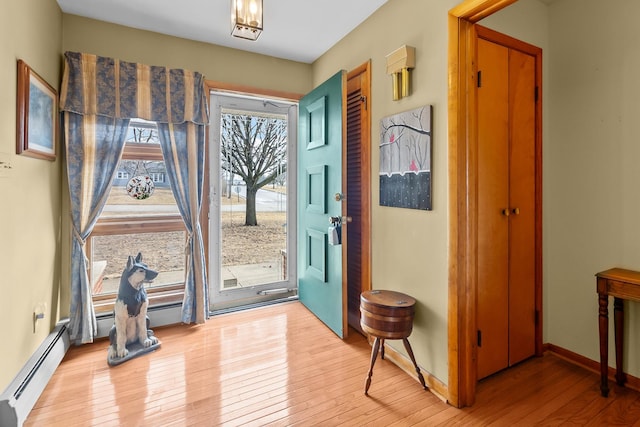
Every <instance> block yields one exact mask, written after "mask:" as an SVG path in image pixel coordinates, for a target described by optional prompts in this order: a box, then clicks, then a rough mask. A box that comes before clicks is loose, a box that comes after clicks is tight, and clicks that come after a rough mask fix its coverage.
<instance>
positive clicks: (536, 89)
mask: <svg viewBox="0 0 640 427" xmlns="http://www.w3.org/2000/svg"><path fill="white" fill-rule="evenodd" d="M533 97H534V100H535V102H538V86H536V88H535V91H534V95H533Z"/></svg>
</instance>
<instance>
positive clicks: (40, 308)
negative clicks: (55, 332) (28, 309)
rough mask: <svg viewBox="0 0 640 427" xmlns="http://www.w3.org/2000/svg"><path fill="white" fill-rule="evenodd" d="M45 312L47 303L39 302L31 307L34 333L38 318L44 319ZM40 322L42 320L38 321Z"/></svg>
mask: <svg viewBox="0 0 640 427" xmlns="http://www.w3.org/2000/svg"><path fill="white" fill-rule="evenodd" d="M46 312H47V303H46V302H41V303H39V304H37V305H36V306H35V307H34V308H33V333H34V334H35V333H36V329H37V326H38V323H39V322H38V321H39V320H44V318H45V315H46ZM40 323H42V322H40Z"/></svg>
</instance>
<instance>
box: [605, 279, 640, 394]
mask: <svg viewBox="0 0 640 427" xmlns="http://www.w3.org/2000/svg"><path fill="white" fill-rule="evenodd" d="M596 277H597V288H596V289H597V291H598V307H599V308H598V314H599V316H598V329H599V333H600V393H601V394H602V395H603V396H604V397H607V396H608V395H609V381H608V373H609V296H612V297H613V312H614V316H613V324H614V331H615V340H616V383H617V384H618V385H620V386H623V385H624V382H625V375H624V372H623V370H622V348H623V344H624V300H625V299H626V300H630V301H640V272H637V271H632V270H625V269H622V268H612V269H609V270H605V271H601V272H600V273H597V274H596Z"/></svg>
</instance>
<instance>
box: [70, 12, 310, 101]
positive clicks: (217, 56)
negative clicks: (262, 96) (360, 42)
mask: <svg viewBox="0 0 640 427" xmlns="http://www.w3.org/2000/svg"><path fill="white" fill-rule="evenodd" d="M63 24H64V37H63V48H64V50H65V51H67V50H70V51H77V52H85V53H92V54H96V55H101V56H108V57H113V58H118V59H121V60H124V61H130V62H141V63H144V64H148V65H162V66H167V67H172V68H187V69H190V70H193V71H198V72H200V73H202V74H203V75H204V76H205V78H206V79H207V80H215V81H221V82H225V83H235V84H242V85H248V86H252V87H257V88H261V89H272V90H280V91H287V92H295V93H306V92H308V91H309V90H310V88H311V87H312V86H311V65H309V64H303V63H300V62H294V61H288V60H285V59H277V58H274V57H270V56H264V55H257V54H254V53H249V52H243V51H239V50H236V49H230V48H226V47H222V46H216V45H211V44H207V43H201V42H195V41H191V40H186V39H181V38H177V37H171V36H165V35H162V34H158V33H154V32H150V31H143V30H137V29H134V28H128V27H123V26H120V25H115V24H110V23H106V22H101V21H95V20H93V19H88V18H82V17H79V16H76V15H68V14H64V16H63ZM247 43H250V42H247Z"/></svg>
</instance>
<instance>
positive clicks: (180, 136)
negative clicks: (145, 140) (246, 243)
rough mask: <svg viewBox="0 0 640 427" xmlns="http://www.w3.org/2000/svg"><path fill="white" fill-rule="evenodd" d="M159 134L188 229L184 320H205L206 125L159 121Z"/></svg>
mask: <svg viewBox="0 0 640 427" xmlns="http://www.w3.org/2000/svg"><path fill="white" fill-rule="evenodd" d="M158 136H159V138H160V144H161V145H162V152H163V156H164V162H165V165H166V167H167V174H168V176H169V182H170V183H171V190H172V191H173V195H174V197H175V199H176V202H177V204H178V208H179V209H180V214H181V215H182V219H183V220H184V224H185V226H186V227H187V232H188V241H187V247H186V251H187V270H186V278H185V289H184V301H183V303H182V321H183V322H184V323H192V322H195V323H202V322H204V321H205V320H206V319H207V318H208V317H209V310H208V307H209V303H208V301H209V290H208V287H207V275H206V268H205V265H206V263H205V257H204V243H203V241H202V230H201V228H200V220H199V218H200V209H201V207H202V187H203V182H204V164H205V163H204V154H205V127H204V126H202V125H196V124H194V123H182V124H167V123H158ZM202 302H204V304H202Z"/></svg>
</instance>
